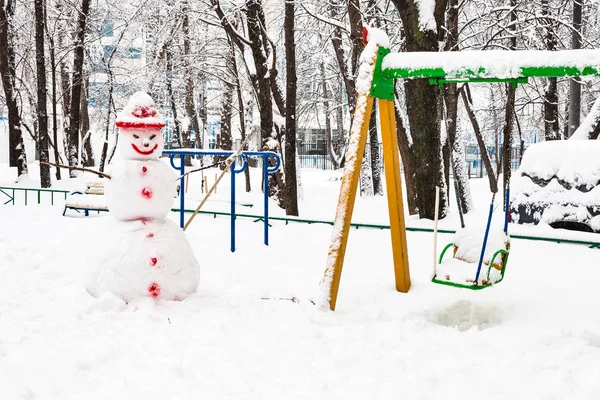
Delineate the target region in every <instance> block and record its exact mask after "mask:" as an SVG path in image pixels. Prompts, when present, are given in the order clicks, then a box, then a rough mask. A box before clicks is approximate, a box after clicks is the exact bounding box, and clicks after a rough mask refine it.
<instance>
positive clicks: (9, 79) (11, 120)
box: [0, 0, 27, 176]
mask: <svg viewBox="0 0 600 400" xmlns="http://www.w3.org/2000/svg"><path fill="white" fill-rule="evenodd" d="M14 14H15V0H0V74H1V75H2V86H3V87H4V95H5V100H6V107H7V108H8V140H9V143H8V146H9V149H8V151H9V165H10V166H11V167H17V176H21V175H26V174H27V155H26V153H25V145H24V143H23V133H22V132H21V111H20V109H19V103H18V102H17V97H18V93H17V87H16V74H17V69H16V65H15V47H14V46H15V45H14V33H13V28H14V27H13V26H12V22H13V17H14Z"/></svg>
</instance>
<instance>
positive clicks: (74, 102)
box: [67, 0, 91, 178]
mask: <svg viewBox="0 0 600 400" xmlns="http://www.w3.org/2000/svg"><path fill="white" fill-rule="evenodd" d="M90 2H91V1H90V0H82V2H81V11H80V12H79V19H78V20H77V31H76V33H75V46H74V47H75V56H74V59H73V79H72V81H71V104H70V110H69V111H70V112H69V125H68V127H69V128H68V130H67V143H68V149H67V151H68V156H67V158H68V161H69V165H72V166H73V165H77V161H78V160H77V156H78V152H79V123H80V108H79V103H80V99H81V86H82V74H83V62H84V59H83V56H84V50H85V48H84V39H85V32H86V22H87V17H88V14H89V11H90ZM70 175H71V177H72V178H74V177H75V171H74V170H72V171H71V174H70Z"/></svg>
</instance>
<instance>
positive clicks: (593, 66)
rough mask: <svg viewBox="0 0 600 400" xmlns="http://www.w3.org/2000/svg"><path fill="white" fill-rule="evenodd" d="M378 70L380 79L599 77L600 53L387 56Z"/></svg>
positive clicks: (489, 52)
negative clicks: (380, 70)
mask: <svg viewBox="0 0 600 400" xmlns="http://www.w3.org/2000/svg"><path fill="white" fill-rule="evenodd" d="M382 50H383V49H382ZM381 69H382V78H384V79H390V78H404V79H406V78H430V79H440V78H445V79H460V80H462V79H476V78H485V79H489V78H495V79H516V78H528V77H561V76H582V75H595V76H597V75H600V50H595V49H594V50H562V51H540V50H521V51H504V50H473V51H460V52H457V51H455V52H412V53H390V54H388V55H386V56H385V57H384V58H383V61H382V63H381Z"/></svg>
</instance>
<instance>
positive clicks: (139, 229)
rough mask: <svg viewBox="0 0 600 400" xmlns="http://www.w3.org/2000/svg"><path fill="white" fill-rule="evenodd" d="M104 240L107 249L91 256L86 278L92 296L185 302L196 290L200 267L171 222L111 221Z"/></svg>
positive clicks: (185, 240)
mask: <svg viewBox="0 0 600 400" xmlns="http://www.w3.org/2000/svg"><path fill="white" fill-rule="evenodd" d="M105 244H106V246H108V251H107V252H106V253H105V254H104V255H103V256H101V257H100V258H99V259H98V260H94V261H96V262H97V264H96V265H95V266H94V268H92V272H91V274H90V276H89V279H88V283H87V291H88V292H89V293H90V294H91V295H92V296H94V297H96V298H98V297H100V296H101V295H102V294H103V293H106V292H111V293H113V294H115V295H116V296H118V297H120V298H122V299H123V300H125V301H127V302H129V301H131V300H132V299H134V298H137V297H155V298H159V299H165V300H183V299H184V298H186V297H187V296H189V295H190V294H192V293H195V292H196V289H197V287H198V282H199V279H200V266H199V265H198V262H197V261H196V257H195V256H194V253H193V251H192V248H191V246H190V244H189V242H188V241H187V238H186V237H185V233H184V232H183V230H181V228H179V226H177V224H175V223H174V222H173V221H171V220H168V219H167V220H162V219H161V220H147V221H146V223H145V224H142V223H136V222H121V221H115V225H114V228H113V230H112V232H111V235H110V239H109V241H108V242H106V243H105Z"/></svg>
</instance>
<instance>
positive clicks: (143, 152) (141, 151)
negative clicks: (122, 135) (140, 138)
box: [131, 143, 158, 156]
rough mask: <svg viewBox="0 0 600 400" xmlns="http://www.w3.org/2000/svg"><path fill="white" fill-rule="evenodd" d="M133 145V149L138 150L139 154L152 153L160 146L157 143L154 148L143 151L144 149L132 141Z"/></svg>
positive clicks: (146, 154)
mask: <svg viewBox="0 0 600 400" xmlns="http://www.w3.org/2000/svg"><path fill="white" fill-rule="evenodd" d="M131 147H133V149H134V150H135V151H137V152H138V153H139V154H142V155H144V156H148V155H150V154H152V153H153V152H154V150H156V149H157V148H158V144H155V145H154V147H153V148H152V150H148V151H143V150H140V149H138V148H137V146H136V145H135V144H134V143H131Z"/></svg>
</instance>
